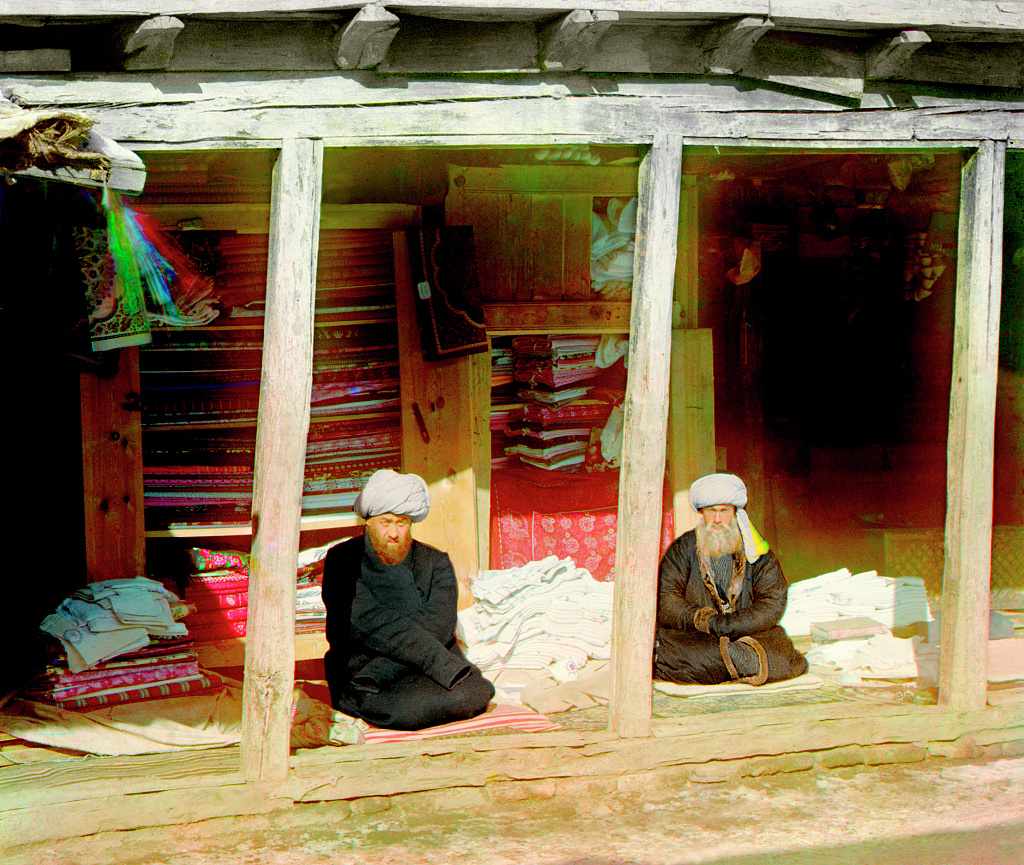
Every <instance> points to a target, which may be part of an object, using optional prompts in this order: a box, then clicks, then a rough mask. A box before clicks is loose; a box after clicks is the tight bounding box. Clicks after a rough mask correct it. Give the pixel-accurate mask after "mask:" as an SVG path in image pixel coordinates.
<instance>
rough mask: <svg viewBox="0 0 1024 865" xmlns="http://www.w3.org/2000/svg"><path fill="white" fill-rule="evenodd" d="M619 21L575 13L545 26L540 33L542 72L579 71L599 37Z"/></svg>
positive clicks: (603, 15) (609, 15)
mask: <svg viewBox="0 0 1024 865" xmlns="http://www.w3.org/2000/svg"><path fill="white" fill-rule="evenodd" d="M618 20H619V15H618V13H617V12H601V11H597V12H591V11H588V10H586V9H577V10H574V11H573V12H570V13H569V14H568V15H565V16H563V17H562V18H559V19H557V20H556V21H553V22H552V23H550V24H548V25H547V26H546V27H544V28H543V29H542V30H541V31H540V67H541V69H548V70H559V71H563V72H574V71H576V70H578V69H582V68H583V67H584V66H585V65H586V64H587V61H588V59H589V58H590V56H591V55H592V54H593V53H594V49H595V48H597V43H598V42H600V41H601V37H602V36H604V34H605V33H606V32H607V31H608V28H609V27H611V26H612V25H613V24H614V23H615V22H616V21H618Z"/></svg>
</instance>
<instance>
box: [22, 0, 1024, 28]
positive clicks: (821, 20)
mask: <svg viewBox="0 0 1024 865" xmlns="http://www.w3.org/2000/svg"><path fill="white" fill-rule="evenodd" d="M364 3H365V0H362V2H360V0H190V2H188V3H187V4H179V6H180V7H185V6H187V9H188V12H189V14H191V15H196V16H201V15H248V16H252V17H262V18H278V19H280V18H283V17H284V18H287V17H293V18H294V17H298V16H299V15H305V16H308V17H313V16H315V15H317V14H320V15H330V14H332V13H333V14H335V15H336V14H337V12H338V10H339V9H346V8H347V9H356V8H358V7H360V6H362V5H364ZM586 5H587V6H588V7H590V8H599V9H602V10H606V11H611V12H619V14H620V15H621V16H622V17H623V19H624V20H630V21H637V22H642V21H645V20H646V21H655V22H666V21H681V22H683V23H685V22H704V23H707V21H708V20H714V19H716V18H731V17H736V16H737V15H769V14H771V15H772V16H773V17H774V18H775V19H776V20H777V21H779V22H785V23H787V24H800V25H802V26H804V27H805V28H808V27H813V28H815V29H821V28H832V29H833V30H842V29H853V30H864V29H866V28H883V27H888V28H890V29H892V28H896V27H901V26H905V25H906V23H907V22H908V21H913V22H915V23H917V24H918V25H919V26H921V27H922V28H924V29H927V28H929V27H937V28H941V29H949V30H964V31H982V32H985V31H987V32H999V31H1010V32H1013V31H1015V30H1016V31H1024V23H1022V9H1021V3H1020V0H1000V2H966V0H960V2H947V3H936V2H935V0H903V2H901V3H898V4H894V3H892V2H889V0H832V2H829V3H821V2H820V0H701V2H691V3H680V2H679V0H643V2H638V0H593V2H590V3H587V4H586ZM72 6H73V10H72V9H71V7H72ZM401 6H402V9H403V10H404V11H407V12H408V13H410V14H418V15H434V16H438V17H449V18H452V19H461V20H465V21H472V20H476V21H495V20H538V19H541V18H545V17H549V16H552V15H558V14H562V13H568V12H571V11H572V10H574V9H577V8H579V6H580V2H579V0H497V2H493V0H445V2H443V3H439V2H438V0H403V2H402V3H401ZM8 10H9V11H8ZM152 11H153V3H152V2H151V0H76V2H75V3H74V4H69V3H68V2H67V0H7V2H6V5H5V14H8V15H10V16H11V17H19V18H23V19H25V20H33V19H35V20H40V19H46V18H49V19H56V20H58V21H66V20H68V19H74V18H90V17H92V18H100V17H109V16H112V15H136V16H138V15H150V14H152Z"/></svg>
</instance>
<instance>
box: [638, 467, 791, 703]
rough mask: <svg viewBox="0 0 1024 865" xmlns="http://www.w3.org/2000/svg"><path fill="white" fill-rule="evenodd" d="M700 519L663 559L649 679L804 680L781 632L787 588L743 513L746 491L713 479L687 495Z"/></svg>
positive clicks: (723, 477) (729, 479) (734, 481)
mask: <svg viewBox="0 0 1024 865" xmlns="http://www.w3.org/2000/svg"><path fill="white" fill-rule="evenodd" d="M690 504H691V505H692V506H693V509H694V510H696V511H698V512H699V513H700V515H701V520H700V522H698V524H697V527H696V528H694V529H691V530H690V531H688V532H685V533H684V534H682V535H680V536H679V537H678V538H676V539H675V541H673V542H672V544H671V545H670V546H669V548H668V549H667V550H666V551H665V555H664V556H662V559H661V568H660V570H659V573H658V618H657V631H656V642H655V649H654V678H655V679H657V680H660V681H664V682H677V683H680V684H701V685H717V684H721V683H723V682H745V683H748V684H751V685H762V684H764V683H765V682H777V681H781V680H783V679H791V678H794V677H796V676H800V675H802V674H803V673H806V672H807V659H806V658H804V656H803V655H801V654H800V653H799V652H798V651H797V650H796V649H795V648H794V647H793V643H792V641H791V640H790V639H789V635H788V634H787V633H786V632H785V630H783V628H782V627H781V626H780V625H779V622H780V621H781V619H782V616H783V614H784V613H785V612H786V599H787V596H788V592H789V585H788V583H787V582H786V578H785V576H784V575H783V573H782V568H781V567H780V565H779V561H778V559H777V558H776V557H775V554H774V553H773V552H771V550H769V549H768V545H767V544H766V543H765V542H764V540H763V539H762V538H761V537H760V536H759V535H758V534H757V533H756V531H755V530H754V528H753V526H751V524H750V519H749V517H748V516H747V512H746V510H745V508H746V505H747V488H746V485H745V484H744V483H743V481H741V480H740V479H739V478H738V477H736V475H730V474H713V475H707V476H705V477H703V478H700V479H699V480H698V481H696V482H695V483H694V484H693V485H692V486H691V487H690Z"/></svg>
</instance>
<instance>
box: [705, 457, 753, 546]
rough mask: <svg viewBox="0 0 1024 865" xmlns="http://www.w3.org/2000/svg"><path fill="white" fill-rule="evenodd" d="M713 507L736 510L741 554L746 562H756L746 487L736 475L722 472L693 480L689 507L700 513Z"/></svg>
mask: <svg viewBox="0 0 1024 865" xmlns="http://www.w3.org/2000/svg"><path fill="white" fill-rule="evenodd" d="M714 505H732V506H733V507H734V508H736V524H737V525H738V526H739V529H740V537H741V538H743V552H744V553H746V556H747V561H749V562H753V561H756V560H757V557H758V555H759V553H758V551H757V545H756V544H755V543H754V532H753V530H752V528H751V526H750V517H748V516H747V511H746V507H747V485H746V484H745V483H743V481H741V480H740V479H739V478H738V477H736V475H730V474H725V473H724V472H722V473H719V474H714V475H704V477H702V478H699V479H698V480H695V481H694V482H693V484H692V485H691V486H690V506H691V507H692V508H693V509H694V510H695V511H701V510H703V509H704V508H710V507H713V506H714Z"/></svg>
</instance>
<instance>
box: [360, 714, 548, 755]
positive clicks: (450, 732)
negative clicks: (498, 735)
mask: <svg viewBox="0 0 1024 865" xmlns="http://www.w3.org/2000/svg"><path fill="white" fill-rule="evenodd" d="M561 726H562V725H561V724H559V723H557V722H555V721H549V720H548V719H547V717H545V716H544V715H541V714H539V713H537V712H534V711H533V710H532V709H525V708H520V707H517V706H497V705H495V706H491V707H489V708H488V709H487V711H486V712H484V713H483V714H482V715H477V716H476V717H475V718H469V719H468V720H465V721H452V722H451V723H450V724H441V725H439V726H437V727H427V728H426V729H424V730H385V729H383V728H381V727H374V726H373V725H372V724H371V725H369V726H368V729H367V730H366V734H365V735H366V739H365V742H366V744H367V745H379V744H381V743H382V742H406V741H414V740H417V739H434V738H437V737H439V736H462V735H465V734H466V733H476V732H479V731H480V730H493V729H495V728H497V727H512V728H513V729H516V730H522V731H524V732H527V733H548V732H550V731H552V730H558V729H561Z"/></svg>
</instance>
